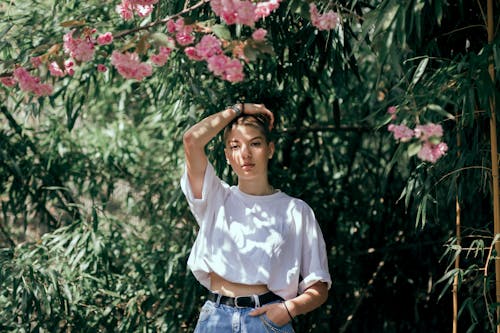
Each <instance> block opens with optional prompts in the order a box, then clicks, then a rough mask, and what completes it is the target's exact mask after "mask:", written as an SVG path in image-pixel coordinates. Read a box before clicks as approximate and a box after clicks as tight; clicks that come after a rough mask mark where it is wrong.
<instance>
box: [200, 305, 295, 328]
mask: <svg viewBox="0 0 500 333" xmlns="http://www.w3.org/2000/svg"><path fill="white" fill-rule="evenodd" d="M278 302H279V301H278ZM252 310H253V308H236V307H232V306H228V305H224V304H216V303H215V302H212V301H206V302H205V305H203V307H202V308H201V311H200V317H199V319H198V324H196V328H195V330H194V333H280V332H283V333H293V332H294V331H293V328H292V324H291V323H288V324H286V325H284V326H278V325H276V324H275V323H273V322H272V321H271V320H269V318H267V316H266V314H263V315H261V316H257V317H253V316H250V315H249V313H250V312H251V311H252Z"/></svg>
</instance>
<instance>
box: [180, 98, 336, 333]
mask: <svg viewBox="0 0 500 333" xmlns="http://www.w3.org/2000/svg"><path fill="white" fill-rule="evenodd" d="M273 121H274V117H273V114H272V112H271V111H269V110H268V109H267V108H266V107H265V106H264V105H262V104H251V103H245V104H236V105H234V106H232V107H229V108H227V109H225V110H223V111H221V112H219V113H216V114H213V115H211V116H209V117H207V118H205V119H203V120H201V121H200V122H199V123H197V124H195V125H194V126H192V127H191V128H190V129H188V130H187V131H186V133H185V134H184V137H183V142H184V151H185V156H186V168H185V173H184V175H183V177H182V179H181V187H182V190H183V192H184V194H185V196H186V198H187V200H188V203H189V206H190V209H191V211H192V213H193V215H194V217H195V218H196V221H197V222H198V224H199V226H200V230H199V232H198V236H197V238H196V241H195V243H194V245H193V248H192V251H191V254H190V256H189V259H188V265H189V267H190V269H191V271H192V272H193V274H194V276H195V277H196V278H197V280H198V281H199V282H200V283H201V284H202V285H203V286H205V287H206V288H207V289H209V291H210V292H209V297H208V300H207V302H206V303H205V305H204V306H203V308H202V310H201V313H200V317H199V319H198V324H197V326H196V329H195V332H199V333H202V332H217V333H224V332H247V333H252V332H255V333H258V332H293V328H292V325H291V321H292V320H293V318H295V317H296V316H298V315H300V314H304V313H307V312H309V311H311V310H313V309H315V308H317V307H319V306H320V305H321V304H323V303H324V302H325V301H326V299H327V297H328V289H329V288H330V285H331V278H330V275H329V271H328V263H327V256H326V250H325V243H324V240H323V236H322V234H321V230H320V228H319V226H318V224H317V222H316V219H315V217H314V213H313V211H312V210H311V208H310V207H309V206H308V205H307V204H306V203H305V202H303V201H302V200H300V199H296V198H293V197H290V196H288V195H287V194H285V193H283V192H281V191H279V190H276V189H274V188H273V187H272V186H271V184H270V183H269V180H268V163H269V160H270V159H271V158H272V157H273V155H274V151H275V146H274V143H273V142H272V141H271V140H270V138H269V134H270V131H271V129H272V125H273ZM224 128H225V131H224V144H225V148H224V153H225V156H226V159H227V161H228V163H229V164H230V165H231V167H232V169H233V171H234V172H235V173H236V175H237V176H238V184H237V186H229V185H228V184H226V183H225V182H223V181H221V180H220V179H219V178H218V177H217V176H216V175H215V171H214V168H213V166H212V165H211V164H210V163H209V162H208V159H207V156H206V154H205V146H206V145H207V144H208V143H209V142H210V140H211V139H212V138H214V137H215V136H216V135H217V134H218V133H219V132H221V131H222V130H223V129H224Z"/></svg>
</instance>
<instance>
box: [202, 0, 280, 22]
mask: <svg viewBox="0 0 500 333" xmlns="http://www.w3.org/2000/svg"><path fill="white" fill-rule="evenodd" d="M280 2H281V0H270V1H263V2H259V3H257V4H255V3H253V2H252V1H250V0H211V1H210V7H212V10H213V12H214V13H215V14H216V15H217V16H220V17H221V18H222V19H223V20H224V21H225V22H226V23H227V24H229V25H231V24H243V25H247V26H250V27H253V26H254V24H255V22H256V21H258V20H260V19H262V18H265V17H267V16H269V15H270V14H271V12H272V11H274V10H276V9H277V8H278V7H279V4H280Z"/></svg>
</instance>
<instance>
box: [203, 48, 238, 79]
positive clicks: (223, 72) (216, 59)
mask: <svg viewBox="0 0 500 333" xmlns="http://www.w3.org/2000/svg"><path fill="white" fill-rule="evenodd" d="M207 63H208V69H209V70H210V71H211V72H213V73H214V75H216V76H219V77H221V78H222V79H224V80H226V81H229V82H240V81H242V80H243V79H244V74H243V65H242V64H241V62H240V61H238V60H237V59H231V58H229V57H228V56H226V55H224V54H220V55H214V56H212V57H210V58H208V59H207Z"/></svg>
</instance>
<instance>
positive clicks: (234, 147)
mask: <svg viewBox="0 0 500 333" xmlns="http://www.w3.org/2000/svg"><path fill="white" fill-rule="evenodd" d="M229 148H231V149H232V150H235V149H238V148H239V146H237V145H232V146H229Z"/></svg>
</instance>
